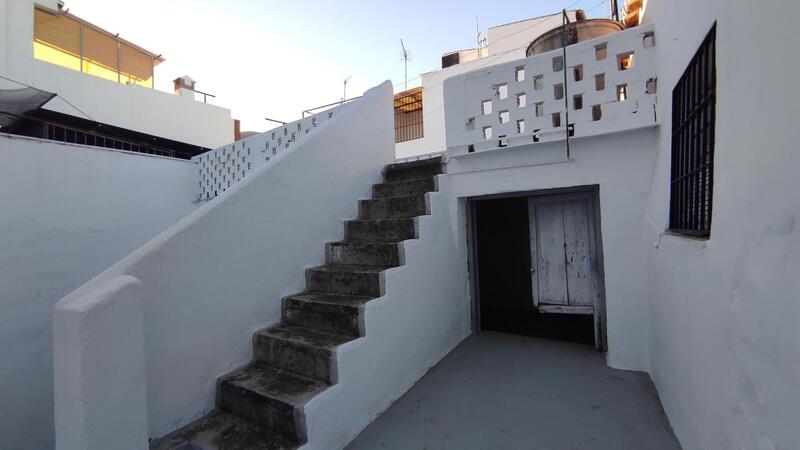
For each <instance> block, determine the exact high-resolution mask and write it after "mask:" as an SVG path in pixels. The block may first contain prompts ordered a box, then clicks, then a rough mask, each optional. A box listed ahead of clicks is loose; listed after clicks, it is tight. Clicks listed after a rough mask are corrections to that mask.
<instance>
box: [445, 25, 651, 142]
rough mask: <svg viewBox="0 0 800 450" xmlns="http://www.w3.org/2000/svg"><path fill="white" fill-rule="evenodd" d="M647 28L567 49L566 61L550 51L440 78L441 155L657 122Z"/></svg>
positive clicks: (649, 32)
mask: <svg viewBox="0 0 800 450" xmlns="http://www.w3.org/2000/svg"><path fill="white" fill-rule="evenodd" d="M654 30H655V27H654V26H653V24H649V25H644V26H639V27H635V28H630V29H627V30H624V31H621V32H619V33H615V34H611V35H606V36H603V37H600V38H596V39H593V40H590V41H586V42H581V43H578V44H574V45H571V46H568V47H567V48H566V60H565V58H564V54H563V52H562V49H558V50H553V51H551V52H547V53H542V54H539V55H535V56H531V57H529V58H525V59H520V60H517V61H511V62H508V63H504V64H498V65H495V66H490V67H485V68H481V69H478V70H474V71H472V72H468V73H465V74H462V75H459V76H455V77H453V78H450V79H448V80H447V81H445V83H444V99H445V102H444V103H445V128H446V134H447V148H448V150H447V152H448V155H449V156H458V155H462V154H466V153H474V152H481V151H486V150H496V149H498V148H504V147H513V146H519V145H527V144H535V143H538V142H548V141H558V140H564V139H566V134H567V126H569V129H570V136H571V137H575V138H580V137H585V136H595V135H600V134H605V133H615V132H619V131H625V130H631V129H636V128H642V127H648V126H655V125H657V123H658V120H657V117H656V110H655V105H656V94H657V83H658V80H657V76H656V66H655V63H654V59H653V55H654V47H655V45H656V35H655V31H654ZM565 82H566V85H565ZM565 86H566V88H565ZM567 113H568V114H569V121H568V122H567Z"/></svg>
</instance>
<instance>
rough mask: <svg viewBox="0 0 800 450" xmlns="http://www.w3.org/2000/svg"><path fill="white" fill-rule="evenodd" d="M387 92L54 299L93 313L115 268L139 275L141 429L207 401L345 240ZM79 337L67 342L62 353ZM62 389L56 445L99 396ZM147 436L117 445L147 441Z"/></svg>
mask: <svg viewBox="0 0 800 450" xmlns="http://www.w3.org/2000/svg"><path fill="white" fill-rule="evenodd" d="M391 99H392V87H391V84H390V83H389V82H385V83H383V84H382V85H380V86H378V87H376V88H373V89H371V90H370V91H367V93H365V95H364V97H363V98H362V99H360V100H358V101H355V102H352V103H349V104H347V105H345V106H344V107H343V108H342V109H341V110H340V111H339V113H338V114H336V115H334V117H333V118H332V119H331V120H330V121H328V122H327V123H326V124H324V125H322V126H321V127H320V128H319V129H318V130H317V131H316V132H314V133H311V134H308V135H304V136H303V137H301V138H299V139H298V140H297V142H296V143H295V144H294V145H293V149H292V150H291V151H288V152H284V153H281V154H279V155H278V156H277V157H276V158H275V159H276V161H275V163H274V164H271V165H264V166H262V167H261V168H259V169H258V170H256V171H254V172H252V173H250V174H249V175H247V176H246V177H245V178H244V179H243V180H242V181H240V182H239V183H237V184H236V185H235V186H234V187H232V188H231V189H229V190H227V191H226V192H224V193H223V194H222V195H220V196H219V197H216V198H215V199H213V200H210V201H209V202H208V203H206V204H205V205H204V206H203V207H201V208H200V209H198V210H197V211H195V212H194V213H193V214H191V215H189V216H188V217H186V218H185V219H183V220H181V221H180V222H179V223H177V224H176V225H174V226H173V227H171V228H169V229H168V230H167V231H165V232H164V233H162V234H161V235H159V236H158V237H156V238H155V239H153V240H151V241H150V242H148V243H147V244H145V245H144V246H143V247H141V248H139V249H138V250H137V251H135V252H134V253H132V254H131V255H129V256H128V257H126V258H124V259H123V260H122V261H120V262H119V263H117V264H116V265H114V266H113V267H111V268H109V269H108V270H106V271H105V272H103V273H102V274H100V275H99V276H97V277H96V278H95V279H93V280H92V281H90V282H88V283H86V284H85V285H83V286H82V287H80V288H79V289H77V290H76V291H75V292H73V293H71V294H70V295H68V296H67V297H65V298H64V299H63V300H61V301H60V302H59V303H58V304H57V305H56V309H57V310H59V311H63V312H64V314H66V313H67V312H68V311H85V314H86V316H85V317H86V320H87V321H90V320H91V317H92V314H93V310H94V309H95V306H96V307H97V308H99V307H102V304H107V301H106V300H104V299H103V297H102V296H98V295H97V294H96V292H98V289H100V288H101V287H102V286H105V285H107V284H109V283H115V282H116V281H115V280H118V279H119V277H120V276H131V277H135V278H136V279H138V280H140V282H141V286H140V288H139V289H140V294H139V298H140V299H141V301H142V303H143V317H144V318H143V326H144V340H145V342H144V348H145V364H146V371H145V372H146V373H144V372H142V371H141V370H139V371H137V372H136V373H137V374H138V378H137V379H132V380H129V382H130V383H133V384H135V383H140V382H142V380H146V386H147V411H148V418H147V420H148V423H149V430H148V433H149V436H150V437H158V436H162V435H164V434H166V433H168V432H170V431H172V430H174V429H175V428H177V427H180V426H181V425H184V424H186V423H188V422H189V421H191V420H193V419H196V418H197V417H200V416H201V415H203V414H204V413H206V412H208V411H209V410H210V409H211V408H212V407H213V405H214V396H215V387H216V379H217V377H219V376H220V375H222V374H224V373H226V372H229V371H230V370H232V369H234V368H236V367H238V366H240V365H242V364H244V363H246V362H247V361H248V360H249V359H250V355H251V351H252V334H253V332H255V331H257V330H258V329H260V328H262V327H265V326H269V325H271V324H274V323H276V322H278V321H279V320H280V314H281V298H282V297H284V296H286V295H289V294H292V293H296V292H299V291H301V290H302V289H303V288H304V286H305V276H304V268H305V267H311V266H315V265H321V264H322V263H323V262H324V243H325V242H327V241H335V240H340V239H341V238H342V235H343V232H344V227H343V222H342V221H343V219H346V218H352V217H355V216H356V215H357V206H358V204H357V199H358V198H366V197H368V196H369V193H370V188H371V185H372V184H373V183H375V182H378V180H379V179H380V176H381V168H382V167H383V166H384V165H385V164H387V163H390V162H392V161H394V135H393V130H394V127H393V111H392V102H391ZM101 291H102V290H101ZM92 299H98V300H97V302H98V303H97V304H96V305H95V304H94V303H93V300H92ZM101 300H102V302H101ZM116 300H118V301H124V300H125V297H121V298H120V299H116ZM114 301H115V299H111V300H110V302H111V303H112V304H113V303H114ZM87 302H88V303H89V304H88V306H87ZM121 311H122V309H121ZM122 319H124V317H123V318H122ZM88 323H89V322H87V326H89V325H88ZM65 337H66V338H68V337H69V335H66V336H65ZM95 338H96V339H97V338H99V337H97V335H95ZM78 345H81V343H80V342H77V341H74V340H73V341H71V342H67V341H64V342H63V348H62V350H63V352H64V353H68V352H69V349H70V347H72V346H78ZM59 348H60V347H59V346H57V347H56V353H57V356H58V354H60V352H59ZM86 348H87V351H91V348H90V347H89V346H87V347H86ZM56 361H57V362H59V359H58V358H57V359H56ZM61 361H63V363H64V365H63V366H57V367H56V369H55V372H56V376H57V377H58V376H60V374H62V373H64V374H69V373H73V372H74V371H75V370H76V368H75V364H77V362H75V363H70V361H69V360H64V359H62V360H61ZM125 363H126V360H125V357H124V355H117V359H115V360H114V361H113V364H114V365H115V367H119V366H121V365H124V364H125ZM131 369H132V370H134V371H135V370H137V367H136V366H135V365H132V366H131ZM105 382H107V383H114V382H115V381H114V380H111V379H108V380H105ZM76 383H77V382H76ZM59 386H60V385H57V388H59ZM73 387H74V388H78V387H79V386H77V385H76V386H73ZM97 389H98V390H99V391H103V389H104V388H103V387H102V386H99V387H98V388H97ZM134 391H135V390H132V391H131V392H134ZM69 392H70V386H67V385H63V386H60V388H59V389H57V391H56V404H57V406H56V410H57V411H64V414H63V415H59V416H57V417H56V425H57V426H56V428H57V441H58V440H59V439H60V438H59V437H58V436H64V442H70V440H69V439H71V438H72V437H73V436H74V435H75V434H76V433H81V431H82V430H80V429H77V430H76V429H75V427H70V426H69V423H70V420H68V419H69V418H68V414H69V412H68V411H76V410H77V411H79V413H80V412H86V417H87V418H90V417H92V416H93V415H96V414H98V411H102V407H103V406H104V405H106V404H107V403H104V401H103V399H95V401H90V400H85V399H78V401H76V400H75V399H73V398H72V397H71V396H70V395H69ZM132 395H133V394H132ZM60 402H63V403H60ZM131 414H135V411H134V412H131ZM60 418H61V419H63V422H61V423H63V424H64V427H63V428H60V427H59V423H60V422H59V421H60ZM131 423H138V419H137V418H135V417H134V418H131ZM89 431H90V432H97V433H100V432H101V431H102V430H97V429H95V430H89ZM146 438H147V436H144V441H142V440H141V439H139V440H134V441H127V442H125V443H121V444H120V445H121V448H144V446H146Z"/></svg>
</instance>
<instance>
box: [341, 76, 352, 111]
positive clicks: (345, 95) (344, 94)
mask: <svg viewBox="0 0 800 450" xmlns="http://www.w3.org/2000/svg"><path fill="white" fill-rule="evenodd" d="M350 78H353V76H352V75H350V76H349V77H347V78H345V79H344V90H343V91H342V104H344V102H345V100H347V82H348V81H350Z"/></svg>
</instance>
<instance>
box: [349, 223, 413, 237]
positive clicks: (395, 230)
mask: <svg viewBox="0 0 800 450" xmlns="http://www.w3.org/2000/svg"><path fill="white" fill-rule="evenodd" d="M344 236H345V240H346V241H357V242H400V241H405V240H406V239H416V238H417V232H416V224H415V223H414V219H407V218H395V219H371V220H360V219H359V220H348V221H347V222H345V224H344Z"/></svg>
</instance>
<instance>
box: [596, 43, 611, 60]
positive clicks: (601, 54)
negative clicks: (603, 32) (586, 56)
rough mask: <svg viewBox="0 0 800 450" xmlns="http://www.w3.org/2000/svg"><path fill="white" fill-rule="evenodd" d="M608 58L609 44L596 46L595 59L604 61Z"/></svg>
mask: <svg viewBox="0 0 800 450" xmlns="http://www.w3.org/2000/svg"><path fill="white" fill-rule="evenodd" d="M607 56H608V44H606V43H603V44H599V45H595V46H594V59H595V60H596V61H602V60H604V59H606V57H607Z"/></svg>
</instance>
